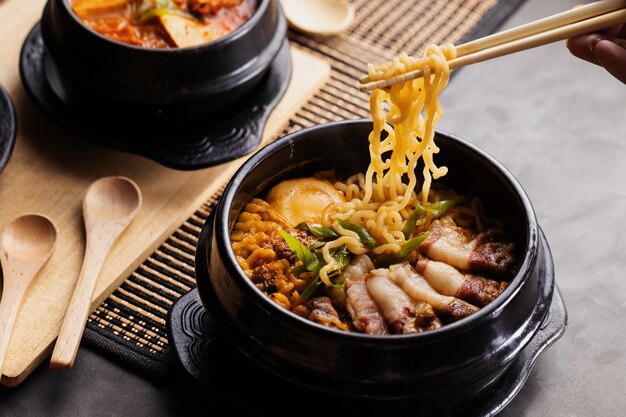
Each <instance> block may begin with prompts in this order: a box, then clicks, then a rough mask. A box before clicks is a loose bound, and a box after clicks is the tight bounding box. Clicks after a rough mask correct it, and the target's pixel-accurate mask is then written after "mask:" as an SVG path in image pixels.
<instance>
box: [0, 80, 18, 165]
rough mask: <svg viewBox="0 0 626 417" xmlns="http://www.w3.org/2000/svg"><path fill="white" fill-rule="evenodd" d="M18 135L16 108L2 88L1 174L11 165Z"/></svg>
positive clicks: (0, 110)
mask: <svg viewBox="0 0 626 417" xmlns="http://www.w3.org/2000/svg"><path fill="white" fill-rule="evenodd" d="M16 133H17V118H16V115H15V107H14V106H13V102H12V101H11V97H9V94H8V93H7V92H6V91H5V90H4V88H2V86H0V172H2V170H3V169H4V167H5V166H6V164H8V163H9V159H10V158H11V153H12V152H13V145H14V144H15V135H16Z"/></svg>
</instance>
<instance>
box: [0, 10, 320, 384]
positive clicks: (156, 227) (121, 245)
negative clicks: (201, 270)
mask: <svg viewBox="0 0 626 417" xmlns="http://www.w3.org/2000/svg"><path fill="white" fill-rule="evenodd" d="M44 4H45V1H44V0H29V1H8V2H4V3H3V4H2V5H1V6H0V22H2V24H0V83H1V84H2V85H3V86H4V87H5V88H6V90H7V91H8V92H9V94H10V95H11V97H12V99H13V101H14V102H15V105H16V110H17V114H18V136H17V142H16V146H15V149H14V152H13V156H12V158H11V161H10V162H9V164H8V165H7V167H6V169H5V170H4V171H3V172H2V174H1V175H0V225H2V224H5V223H7V222H8V221H10V220H11V219H13V218H15V217H17V216H19V215H20V214H22V213H25V212H39V213H42V214H45V215H47V216H49V217H50V218H52V219H53V220H54V221H55V222H56V224H57V225H58V228H59V237H58V242H57V248H56V250H55V252H54V254H53V255H52V257H51V258H50V261H49V262H48V263H47V264H46V265H45V266H44V268H43V269H42V270H41V273H40V274H39V276H38V277H37V279H36V280H35V282H34V284H33V286H32V288H31V289H30V291H29V293H28V294H27V296H26V300H25V302H24V304H23V306H22V308H21V310H20V312H19V314H18V318H17V321H16V323H15V326H16V327H15V330H14V332H13V337H12V339H11V343H10V346H9V351H8V356H7V360H6V363H5V367H4V374H5V375H3V376H2V380H1V381H0V382H1V383H2V384H4V385H7V386H15V385H17V384H19V383H20V382H21V381H23V380H24V378H26V376H27V375H28V374H29V373H30V372H31V371H32V370H33V369H34V368H35V367H36V366H37V365H38V364H40V363H41V362H43V361H44V360H45V359H46V358H47V356H48V355H49V354H50V352H51V349H52V347H53V342H54V340H55V338H56V337H57V335H58V332H59V329H60V326H61V322H62V320H63V316H64V314H65V311H66V309H67V306H68V303H69V299H70V297H71V294H72V291H73V289H74V286H75V283H76V280H77V278H78V275H79V271H80V268H81V263H82V258H83V254H84V250H85V231H84V226H83V220H82V214H81V203H82V199H83V197H84V195H85V192H86V190H87V187H88V186H89V184H90V183H91V182H92V181H94V180H96V179H98V178H100V177H104V176H113V175H123V176H126V177H129V178H131V179H132V180H134V181H135V182H136V183H137V184H138V185H139V187H140V188H141V190H142V193H143V197H144V200H143V208H142V210H141V212H140V213H139V214H138V216H137V218H136V219H135V220H134V221H133V222H132V223H131V225H130V226H129V228H128V230H126V232H125V233H124V235H123V236H122V237H121V238H120V239H119V240H118V241H117V242H116V244H115V246H114V247H113V249H112V251H111V253H110V255H109V257H108V258H107V261H106V263H105V265H104V267H103V269H102V273H101V274H100V277H99V279H98V282H97V284H96V289H95V293H94V296H93V299H92V302H91V308H95V307H97V306H98V305H99V304H100V303H101V302H102V301H103V300H104V299H105V298H106V297H107V296H108V295H109V294H111V292H112V291H113V290H114V289H115V288H116V287H117V286H119V285H120V284H121V283H122V282H123V281H124V279H125V278H126V277H128V276H129V274H130V273H131V272H132V271H133V270H135V269H136V268H137V267H138V266H139V265H140V264H141V263H142V261H143V260H144V259H145V258H146V257H147V256H148V255H149V254H150V253H152V252H153V251H154V250H155V249H156V248H157V247H158V246H159V245H160V244H161V243H162V242H163V241H164V240H165V239H166V238H167V237H168V236H169V235H170V234H171V233H172V232H173V231H174V230H176V228H177V227H178V226H179V225H180V224H181V223H182V222H183V221H184V220H185V219H186V218H187V217H188V216H190V215H191V214H192V213H193V212H194V211H195V210H196V209H197V208H198V207H199V206H200V205H201V204H202V203H203V202H204V201H205V200H206V199H207V198H209V197H210V196H211V195H212V194H213V193H215V192H216V191H217V189H218V188H219V187H220V186H221V185H222V184H223V183H224V182H225V181H227V180H228V178H229V177H230V176H231V175H232V174H233V173H234V171H235V170H236V168H237V167H238V166H239V165H240V164H241V163H242V162H243V160H244V159H245V158H242V159H239V160H237V161H234V162H231V163H228V164H223V165H219V166H216V167H212V168H208V169H203V170H198V171H193V172H182V171H176V170H172V169H169V168H166V167H163V166H161V165H159V164H157V163H155V162H153V161H150V160H147V159H145V158H142V157H138V156H134V155H130V154H126V153H121V152H117V151H112V150H108V149H105V148H102V147H100V146H98V145H95V144H92V143H90V142H88V141H85V140H82V139H81V138H80V137H79V136H77V135H75V134H73V133H72V132H69V131H67V130H65V129H63V128H62V127H60V126H58V125H56V124H55V122H54V121H53V120H51V119H49V118H48V117H46V116H45V115H44V114H42V113H41V112H40V111H39V110H38V109H37V108H36V106H35V104H34V103H33V102H32V101H31V100H30V99H29V97H28V96H27V94H26V92H25V91H24V89H23V87H22V85H21V82H20V78H19V71H18V65H19V63H18V60H19V53H20V48H21V44H22V42H23V40H24V39H25V37H26V35H27V34H28V32H29V31H30V29H31V28H32V27H33V25H34V24H35V23H36V22H37V21H38V20H39V18H40V16H41V12H42V10H43V6H44ZM291 54H292V61H293V74H292V79H291V82H290V85H289V88H288V90H287V93H286V95H285V97H284V98H283V99H282V101H281V102H280V104H279V106H278V107H277V108H276V109H275V110H274V112H273V113H272V115H271V117H270V119H269V121H268V123H267V126H266V128H265V132H264V140H267V139H268V138H270V137H272V136H274V135H277V134H279V133H280V131H281V129H282V128H283V127H284V126H285V124H286V123H287V121H288V119H289V117H290V115H291V114H292V113H293V112H295V111H296V110H297V109H298V108H299V107H300V106H301V105H302V104H303V103H304V102H305V101H306V100H307V99H308V98H309V97H310V96H311V95H312V94H313V93H314V92H315V91H316V90H317V89H318V88H319V87H320V85H321V84H322V83H323V82H324V81H325V80H326V79H327V78H328V75H329V74H330V67H329V65H328V64H327V63H325V62H324V61H322V60H320V59H318V58H315V57H313V56H311V55H309V54H307V53H305V52H303V51H301V50H298V49H294V48H292V49H291Z"/></svg>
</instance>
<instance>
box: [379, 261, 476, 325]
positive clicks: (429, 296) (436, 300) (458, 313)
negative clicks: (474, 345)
mask: <svg viewBox="0 0 626 417" xmlns="http://www.w3.org/2000/svg"><path fill="white" fill-rule="evenodd" d="M390 270H391V279H392V280H393V281H394V282H395V283H396V284H397V285H398V286H399V287H400V288H402V289H403V290H404V291H405V292H406V293H407V294H409V295H410V296H411V297H412V298H414V299H415V300H417V301H422V302H424V303H428V304H430V305H431V306H432V308H433V309H435V311H437V312H438V313H440V314H441V315H442V316H443V317H444V319H446V320H447V321H449V322H453V321H457V320H460V319H462V318H464V317H467V316H469V315H471V314H474V313H475V312H477V311H478V310H479V308H478V307H476V306H473V305H471V304H469V303H467V302H465V301H463V300H460V299H458V298H455V297H450V296H447V295H442V294H439V293H438V292H437V291H435V289H434V288H433V287H432V286H431V285H430V284H429V283H428V281H427V280H426V279H425V278H424V277H423V276H421V275H420V274H419V273H418V272H417V271H416V270H415V269H413V268H412V267H411V265H409V264H403V265H392V266H391V267H390Z"/></svg>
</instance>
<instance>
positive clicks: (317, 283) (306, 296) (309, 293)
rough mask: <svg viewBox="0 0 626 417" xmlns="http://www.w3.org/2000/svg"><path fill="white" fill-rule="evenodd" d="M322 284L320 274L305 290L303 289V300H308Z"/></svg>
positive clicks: (301, 296)
mask: <svg viewBox="0 0 626 417" xmlns="http://www.w3.org/2000/svg"><path fill="white" fill-rule="evenodd" d="M321 284H322V281H321V280H320V276H319V275H318V276H316V277H315V278H314V279H313V281H311V282H310V283H309V285H307V286H306V288H305V289H304V291H302V294H300V298H301V299H303V300H308V299H309V298H311V296H312V295H313V293H314V292H315V290H317V289H318V287H319V286H320V285H321Z"/></svg>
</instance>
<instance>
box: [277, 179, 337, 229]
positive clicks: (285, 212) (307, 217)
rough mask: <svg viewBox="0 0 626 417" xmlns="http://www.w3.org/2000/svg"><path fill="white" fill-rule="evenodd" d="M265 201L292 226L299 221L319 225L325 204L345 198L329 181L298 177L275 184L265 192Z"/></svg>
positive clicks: (326, 205)
mask: <svg viewBox="0 0 626 417" xmlns="http://www.w3.org/2000/svg"><path fill="white" fill-rule="evenodd" d="M267 202H268V203H270V205H271V206H272V208H273V209H274V210H276V211H277V212H278V213H280V214H281V215H282V216H283V217H284V218H285V220H287V221H288V222H289V224H290V225H291V226H295V225H297V224H298V223H302V222H307V223H311V224H321V222H322V213H324V210H325V209H326V207H328V206H329V205H331V204H333V203H342V202H345V199H344V196H343V193H341V192H340V191H339V190H337V189H336V188H335V187H333V185H332V184H331V183H330V182H329V181H324V180H318V179H316V178H299V179H293V180H286V181H282V182H281V183H279V184H277V185H275V186H274V187H273V188H272V189H271V190H270V191H269V193H268V194H267Z"/></svg>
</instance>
